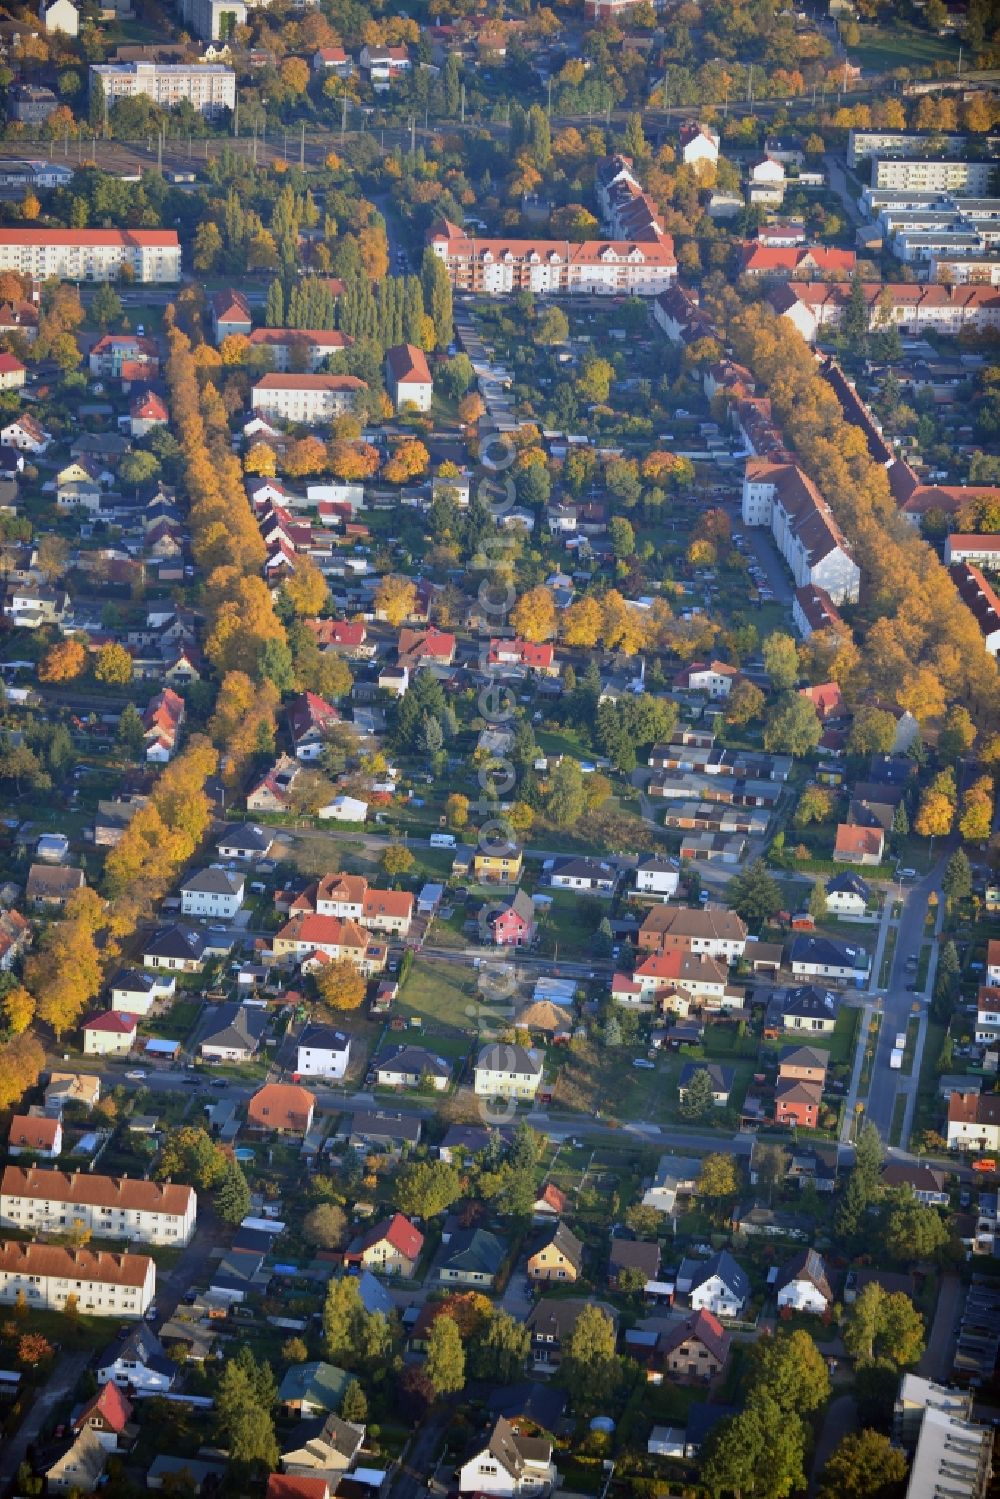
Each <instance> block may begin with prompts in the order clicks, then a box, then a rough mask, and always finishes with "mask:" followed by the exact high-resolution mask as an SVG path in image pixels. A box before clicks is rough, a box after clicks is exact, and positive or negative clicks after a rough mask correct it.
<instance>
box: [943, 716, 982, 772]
mask: <svg viewBox="0 0 1000 1499" xmlns="http://www.w3.org/2000/svg"><path fill="white" fill-rule="evenodd" d="M975 739H976V726H975V724H974V723H973V722H972V714H971V713H970V712H969V710H968V708H966V707H965V706H964V705H963V704H962V703H953V704H952V706H951V707H950V708H949V709H948V712H947V713H946V714H945V718H944V723H943V724H942V725H941V732H940V733H939V734H938V742H937V753H938V759H939V760H940V761H941V762H942V763H943V764H951V763H953V762H954V761H955V760H957V759H958V758H959V756H960V755H964V754H965V752H966V750H968V749H971V748H972V746H973V744H974V743H975Z"/></svg>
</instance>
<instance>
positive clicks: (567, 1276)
mask: <svg viewBox="0 0 1000 1499" xmlns="http://www.w3.org/2000/svg"><path fill="white" fill-rule="evenodd" d="M582 1270H583V1245H582V1244H581V1243H580V1240H579V1239H578V1238H577V1237H576V1234H574V1233H571V1232H570V1230H569V1229H568V1228H567V1227H566V1225H565V1223H557V1224H556V1226H555V1228H550V1229H545V1230H544V1232H543V1234H542V1237H541V1238H540V1239H539V1240H538V1241H537V1243H536V1245H535V1248H534V1249H533V1250H532V1252H531V1253H530V1254H529V1255H528V1279H529V1280H532V1281H546V1280H559V1281H563V1282H564V1283H566V1284H569V1285H572V1284H573V1282H574V1281H576V1280H579V1278H580V1274H581V1271H582Z"/></svg>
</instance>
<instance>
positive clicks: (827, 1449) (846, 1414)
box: [809, 1395, 858, 1493]
mask: <svg viewBox="0 0 1000 1499" xmlns="http://www.w3.org/2000/svg"><path fill="white" fill-rule="evenodd" d="M857 1429H858V1412H857V1408H856V1407H855V1404H854V1397H853V1396H852V1395H840V1396H839V1397H838V1398H837V1399H836V1400H831V1401H830V1404H829V1405H828V1406H827V1408H826V1415H825V1416H824V1418H823V1430H822V1431H821V1432H820V1434H819V1441H818V1442H817V1443H816V1453H815V1456H814V1457H813V1465H812V1478H811V1480H810V1483H809V1491H810V1493H815V1492H816V1480H817V1479H818V1477H819V1475H820V1473H822V1471H823V1468H824V1466H825V1464H826V1462H827V1460H828V1459H829V1457H830V1454H831V1453H832V1452H833V1451H834V1449H835V1448H837V1447H839V1446H840V1444H841V1442H842V1441H843V1440H844V1438H845V1437H846V1436H849V1435H850V1433H851V1432H852V1431H857Z"/></svg>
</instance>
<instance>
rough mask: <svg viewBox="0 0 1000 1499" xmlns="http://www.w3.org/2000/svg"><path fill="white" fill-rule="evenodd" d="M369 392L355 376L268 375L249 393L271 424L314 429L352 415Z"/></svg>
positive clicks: (253, 405)
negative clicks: (332, 419) (347, 414)
mask: <svg viewBox="0 0 1000 1499" xmlns="http://www.w3.org/2000/svg"><path fill="white" fill-rule="evenodd" d="M367 389H368V386H367V385H366V384H365V382H364V381H363V380H359V379H358V378H357V376H356V375H265V376H264V377H263V379H262V380H258V381H257V384H256V385H255V386H254V387H253V390H252V391H251V392H250V402H251V405H252V407H253V409H254V411H259V412H260V413H261V415H262V416H266V417H267V418H268V419H269V420H270V419H276V420H278V421H282V422H296V423H301V424H302V425H303V426H306V427H314V426H316V425H317V423H319V422H327V421H330V420H331V418H332V417H335V416H343V414H344V413H345V412H347V411H353V410H354V409H355V407H356V406H357V403H358V398H359V397H360V395H361V394H362V392H363V391H366V390H367Z"/></svg>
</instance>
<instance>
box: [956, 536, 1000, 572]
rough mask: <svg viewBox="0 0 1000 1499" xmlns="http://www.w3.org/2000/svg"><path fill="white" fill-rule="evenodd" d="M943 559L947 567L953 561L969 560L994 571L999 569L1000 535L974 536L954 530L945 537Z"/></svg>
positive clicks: (975, 564)
mask: <svg viewBox="0 0 1000 1499" xmlns="http://www.w3.org/2000/svg"><path fill="white" fill-rule="evenodd" d="M944 560H945V565H946V566H947V567H951V565H952V563H953V562H971V563H973V565H974V566H976V567H985V568H988V569H989V570H990V571H994V572H995V571H997V570H998V569H1000V536H974V535H969V534H968V533H966V532H961V531H956V532H954V533H953V534H952V535H951V536H948V537H946V538H945V543H944Z"/></svg>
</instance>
